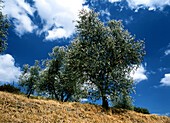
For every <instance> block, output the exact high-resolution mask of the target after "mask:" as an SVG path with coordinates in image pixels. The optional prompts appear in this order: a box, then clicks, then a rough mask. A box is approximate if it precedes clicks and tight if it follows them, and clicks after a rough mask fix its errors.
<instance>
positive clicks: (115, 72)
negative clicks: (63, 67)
mask: <svg viewBox="0 0 170 123" xmlns="http://www.w3.org/2000/svg"><path fill="white" fill-rule="evenodd" d="M76 22H77V25H76V33H77V37H75V39H74V41H73V43H72V50H70V51H71V53H70V54H72V56H71V59H70V61H71V64H72V69H74V71H76V73H79V76H81V77H83V78H84V82H85V81H90V83H91V84H94V85H95V86H97V89H96V90H95V91H94V92H95V93H97V94H95V95H97V97H99V98H102V105H103V107H104V108H106V109H107V108H108V99H109V100H115V99H117V98H119V96H120V95H121V94H122V93H127V94H129V93H131V92H132V90H133V84H134V83H133V80H132V78H131V77H130V76H129V75H130V72H131V71H132V70H133V69H134V68H135V67H136V68H137V67H138V66H139V65H140V64H141V62H142V61H143V57H144V55H145V51H144V42H143V41H135V38H134V36H132V35H130V33H129V32H128V31H127V30H125V29H124V27H123V25H122V23H121V21H116V20H112V21H109V22H107V23H103V22H101V21H100V19H99V18H98V13H95V12H94V10H92V11H86V10H84V9H83V10H82V11H80V13H79V20H77V21H76Z"/></svg>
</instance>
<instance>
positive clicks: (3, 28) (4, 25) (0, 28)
mask: <svg viewBox="0 0 170 123" xmlns="http://www.w3.org/2000/svg"><path fill="white" fill-rule="evenodd" d="M2 3H3V1H2V0H0V53H2V52H4V51H5V50H6V47H7V43H6V41H7V35H8V28H9V26H10V24H9V21H8V19H7V16H6V15H3V14H2V8H3V6H2Z"/></svg>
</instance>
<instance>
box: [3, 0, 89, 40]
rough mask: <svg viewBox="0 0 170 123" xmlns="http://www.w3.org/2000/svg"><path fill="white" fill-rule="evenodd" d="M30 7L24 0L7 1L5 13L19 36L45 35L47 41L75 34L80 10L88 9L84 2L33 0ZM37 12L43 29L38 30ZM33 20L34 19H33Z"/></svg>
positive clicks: (81, 0)
mask: <svg viewBox="0 0 170 123" xmlns="http://www.w3.org/2000/svg"><path fill="white" fill-rule="evenodd" d="M33 1H34V4H32V5H30V4H29V3H27V2H25V1H24V0H7V1H6V2H5V8H4V9H3V13H4V14H7V15H8V16H9V18H11V19H12V21H13V23H14V26H15V30H16V33H17V34H18V35H19V36H22V35H24V34H25V33H33V31H34V30H35V31H36V32H37V33H36V34H38V35H40V34H42V33H45V34H46V37H45V39H46V40H55V39H57V38H68V37H70V36H71V35H72V34H73V33H74V29H75V23H73V22H72V21H73V20H76V19H77V18H78V13H79V10H81V9H82V8H86V9H87V6H83V3H84V0H41V1H40V0H33ZM35 11H37V12H38V15H39V16H40V19H41V22H40V23H41V24H42V28H41V29H40V28H38V25H39V24H40V23H39V22H33V20H36V17H35V15H34V13H35ZM31 18H32V19H31Z"/></svg>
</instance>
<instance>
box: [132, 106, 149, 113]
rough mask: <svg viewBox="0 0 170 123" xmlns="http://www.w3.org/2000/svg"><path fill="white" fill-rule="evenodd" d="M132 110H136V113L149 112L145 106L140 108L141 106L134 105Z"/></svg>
mask: <svg viewBox="0 0 170 123" xmlns="http://www.w3.org/2000/svg"><path fill="white" fill-rule="evenodd" d="M134 111H136V112H138V113H143V114H150V113H149V111H148V109H146V108H141V107H135V106H134Z"/></svg>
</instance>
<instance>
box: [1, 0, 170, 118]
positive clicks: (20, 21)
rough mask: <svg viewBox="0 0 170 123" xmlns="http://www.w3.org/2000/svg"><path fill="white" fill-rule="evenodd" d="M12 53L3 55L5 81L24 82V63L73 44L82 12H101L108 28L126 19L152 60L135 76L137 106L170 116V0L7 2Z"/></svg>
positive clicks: (102, 19) (2, 65)
mask: <svg viewBox="0 0 170 123" xmlns="http://www.w3.org/2000/svg"><path fill="white" fill-rule="evenodd" d="M4 2H5V3H4V5H5V7H4V8H3V14H7V15H8V17H9V19H10V22H11V24H12V27H10V29H9V36H8V41H7V43H8V48H7V50H6V51H5V52H4V53H3V54H1V55H0V81H1V84H3V83H7V82H8V83H11V82H13V81H15V82H17V81H18V76H19V75H20V73H21V71H22V69H21V68H22V65H23V64H30V65H33V64H34V61H35V60H41V59H46V58H47V57H48V53H49V52H51V51H52V48H53V47H54V46H65V45H68V44H69V43H70V42H71V41H72V39H73V37H74V35H75V24H76V23H75V22H73V21H74V20H76V19H78V13H79V10H81V9H82V8H85V9H94V8H95V11H96V12H100V19H101V21H103V22H104V23H105V22H107V21H109V20H112V19H116V20H122V23H123V25H124V27H125V29H128V31H129V32H131V34H132V35H135V36H136V40H138V39H141V40H144V41H145V45H146V56H145V60H144V62H143V63H142V65H141V67H139V68H138V70H137V71H136V72H134V73H132V77H133V78H134V80H135V82H136V89H135V90H136V94H134V95H133V97H134V100H135V101H134V104H135V106H141V107H144V108H147V109H149V111H150V112H151V113H156V114H160V115H169V116H170V95H169V93H170V62H169V61H170V1H169V0H4Z"/></svg>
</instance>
